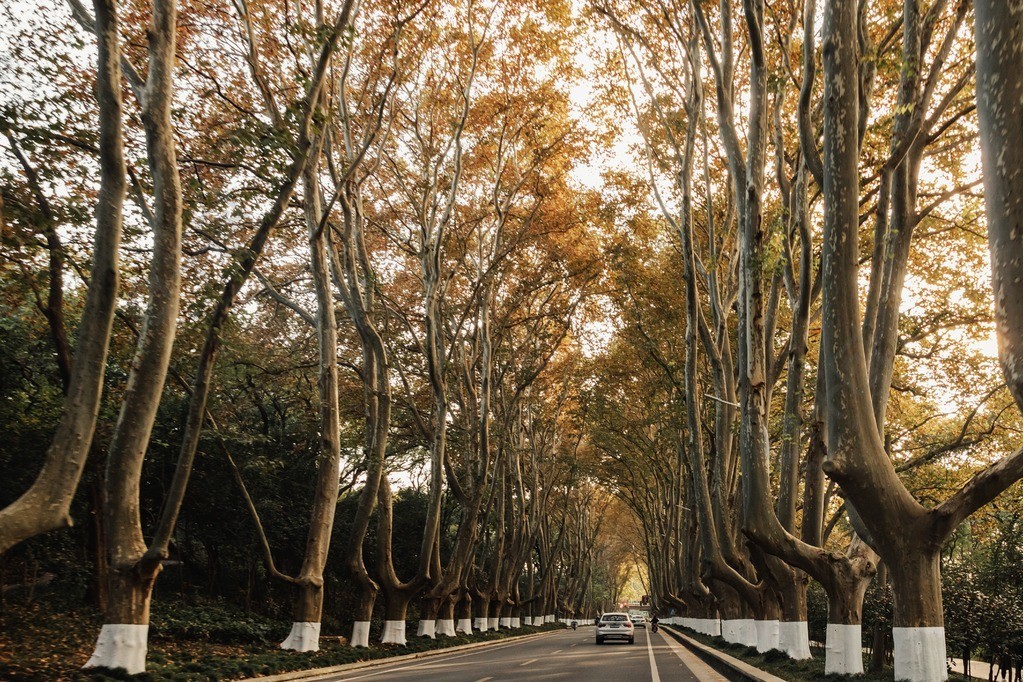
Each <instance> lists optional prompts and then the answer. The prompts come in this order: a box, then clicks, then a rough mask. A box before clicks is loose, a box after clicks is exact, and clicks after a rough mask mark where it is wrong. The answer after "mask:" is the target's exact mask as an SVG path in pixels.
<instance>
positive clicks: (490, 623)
mask: <svg viewBox="0 0 1024 682" xmlns="http://www.w3.org/2000/svg"><path fill="white" fill-rule="evenodd" d="M487 629H488V630H497V629H498V619H497V618H488V619H487Z"/></svg>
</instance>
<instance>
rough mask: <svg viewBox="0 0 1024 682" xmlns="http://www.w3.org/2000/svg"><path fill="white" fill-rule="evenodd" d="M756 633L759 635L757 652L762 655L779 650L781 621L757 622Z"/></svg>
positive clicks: (755, 624) (755, 622)
mask: <svg viewBox="0 0 1024 682" xmlns="http://www.w3.org/2000/svg"><path fill="white" fill-rule="evenodd" d="M754 631H755V633H756V634H757V652H758V653H760V654H763V653H765V652H766V651H771V650H772V649H778V648H779V621H777V620H755V621H754Z"/></svg>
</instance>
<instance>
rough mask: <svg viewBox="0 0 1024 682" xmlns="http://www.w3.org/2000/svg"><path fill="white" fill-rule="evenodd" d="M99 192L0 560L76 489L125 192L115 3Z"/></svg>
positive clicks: (102, 55)
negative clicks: (52, 413)
mask: <svg viewBox="0 0 1024 682" xmlns="http://www.w3.org/2000/svg"><path fill="white" fill-rule="evenodd" d="M94 7H95V12H96V23H95V33H96V39H97V47H98V59H97V69H96V101H97V105H98V108H99V125H98V128H99V150H100V155H99V158H100V187H99V193H98V194H97V198H96V211H95V217H96V231H95V235H94V237H93V260H92V269H91V271H90V278H89V284H88V290H87V292H86V297H85V308H84V310H83V311H82V321H81V324H80V325H79V329H78V341H77V344H76V346H75V354H74V363H73V367H72V370H71V375H70V378H69V382H68V387H67V391H66V396H65V399H64V407H63V409H62V412H61V418H60V422H59V423H58V424H57V430H56V433H55V434H54V437H53V440H52V441H51V442H50V447H49V448H48V449H47V451H46V455H45V458H44V460H43V466H42V468H41V469H40V471H39V474H38V475H37V476H36V479H35V481H33V483H32V486H31V487H30V488H29V489H28V490H27V491H25V493H23V494H22V495H21V496H20V497H19V498H18V499H16V500H15V501H14V502H12V503H11V504H9V505H7V506H6V507H4V508H3V509H2V510H0V555H3V554H4V553H5V552H7V550H9V549H10V548H11V547H13V546H14V545H16V544H18V543H19V542H21V541H23V540H26V539H28V538H30V537H33V536H36V535H39V534H41V533H46V532H49V531H51V530H57V529H59V528H66V527H69V526H70V525H71V523H72V520H71V516H70V513H69V512H70V510H71V502H72V499H73V498H74V494H75V489H76V488H77V487H78V482H79V480H80V479H81V477H82V470H83V468H84V467H85V462H86V458H87V456H88V454H89V447H90V445H91V443H92V438H93V432H94V431H95V428H96V419H97V416H98V414H99V407H100V398H101V396H102V393H103V377H104V373H105V371H106V361H107V350H108V348H109V345H110V333H111V328H112V326H113V322H114V311H115V309H116V307H117V292H118V284H119V273H118V268H119V265H118V261H119V253H120V245H121V228H122V213H123V210H124V197H125V192H126V187H127V180H126V175H127V171H126V168H125V162H124V151H123V143H122V141H121V134H122V118H123V115H122V108H121V45H120V28H119V21H118V16H117V5H116V2H115V1H114V0H96V2H95V5H94Z"/></svg>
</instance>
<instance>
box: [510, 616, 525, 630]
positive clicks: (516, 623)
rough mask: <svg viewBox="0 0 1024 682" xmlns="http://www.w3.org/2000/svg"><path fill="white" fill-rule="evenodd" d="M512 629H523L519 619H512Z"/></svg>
mask: <svg viewBox="0 0 1024 682" xmlns="http://www.w3.org/2000/svg"><path fill="white" fill-rule="evenodd" d="M510 627H513V628H521V627H522V624H521V623H520V622H519V619H518V618H513V619H512V623H511V625H510Z"/></svg>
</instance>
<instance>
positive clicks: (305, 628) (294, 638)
mask: <svg viewBox="0 0 1024 682" xmlns="http://www.w3.org/2000/svg"><path fill="white" fill-rule="evenodd" d="M281 648H282V649H285V650H287V651H320V623H292V631H291V632H289V633H288V636H287V637H286V638H285V640H284V641H283V642H281Z"/></svg>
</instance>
